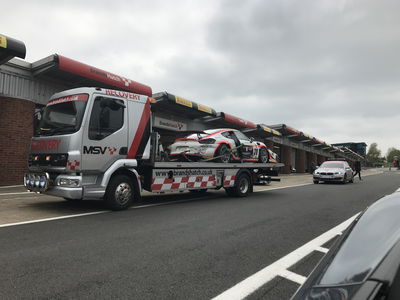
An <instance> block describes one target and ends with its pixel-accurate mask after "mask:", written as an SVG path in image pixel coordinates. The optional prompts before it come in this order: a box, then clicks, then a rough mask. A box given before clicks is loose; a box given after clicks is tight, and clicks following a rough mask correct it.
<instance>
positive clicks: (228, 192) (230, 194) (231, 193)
mask: <svg viewBox="0 0 400 300" xmlns="http://www.w3.org/2000/svg"><path fill="white" fill-rule="evenodd" d="M225 192H226V194H227V195H228V196H230V197H234V196H235V191H234V188H232V187H227V188H225Z"/></svg>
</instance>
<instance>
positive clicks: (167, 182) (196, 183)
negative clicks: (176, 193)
mask: <svg viewBox="0 0 400 300" xmlns="http://www.w3.org/2000/svg"><path fill="white" fill-rule="evenodd" d="M216 186H217V181H216V180H215V176H214V175H210V176H187V177H175V178H173V179H172V178H153V182H152V185H151V190H152V191H171V190H183V189H196V188H211V187H216Z"/></svg>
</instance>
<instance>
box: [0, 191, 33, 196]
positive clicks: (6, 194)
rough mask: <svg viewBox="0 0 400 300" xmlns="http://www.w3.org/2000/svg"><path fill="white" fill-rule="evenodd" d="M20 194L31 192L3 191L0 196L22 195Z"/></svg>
mask: <svg viewBox="0 0 400 300" xmlns="http://www.w3.org/2000/svg"><path fill="white" fill-rule="evenodd" d="M22 194H33V192H19V193H3V194H0V196H9V195H22Z"/></svg>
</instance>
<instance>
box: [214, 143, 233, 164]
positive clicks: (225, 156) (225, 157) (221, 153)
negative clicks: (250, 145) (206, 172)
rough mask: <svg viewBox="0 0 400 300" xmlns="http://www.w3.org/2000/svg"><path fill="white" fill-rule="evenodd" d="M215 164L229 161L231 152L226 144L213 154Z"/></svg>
mask: <svg viewBox="0 0 400 300" xmlns="http://www.w3.org/2000/svg"><path fill="white" fill-rule="evenodd" d="M215 156H216V157H217V158H216V159H215V161H216V162H221V163H228V162H229V161H230V160H231V151H230V149H229V147H228V146H227V145H226V144H221V145H220V146H219V147H218V149H217V151H216V152H215Z"/></svg>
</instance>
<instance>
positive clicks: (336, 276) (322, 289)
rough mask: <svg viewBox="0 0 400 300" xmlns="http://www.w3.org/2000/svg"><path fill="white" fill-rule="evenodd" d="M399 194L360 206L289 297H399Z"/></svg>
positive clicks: (387, 299) (355, 299) (341, 299)
mask: <svg viewBox="0 0 400 300" xmlns="http://www.w3.org/2000/svg"><path fill="white" fill-rule="evenodd" d="M399 214H400V192H397V193H394V194H392V195H390V196H386V197H384V198H382V199H381V200H379V201H377V202H376V203H374V204H373V205H371V207H369V208H368V209H367V210H365V211H364V212H363V213H362V214H361V215H360V216H358V217H357V218H356V220H355V221H354V222H353V223H352V224H351V225H350V226H349V228H348V229H347V230H346V231H345V232H344V233H343V234H342V236H341V238H340V239H339V240H338V241H337V242H336V243H335V244H334V245H333V246H332V248H331V249H330V250H329V252H328V253H327V254H326V256H325V257H324V258H323V259H322V260H321V262H320V263H319V264H318V266H317V267H316V268H315V269H314V271H313V272H312V273H311V274H310V276H309V277H308V278H307V280H306V282H305V283H304V284H303V285H302V286H301V287H300V288H299V290H298V291H297V292H296V294H295V295H294V296H293V297H292V300H299V299H306V300H317V299H318V300H350V299H351V300H361V299H362V300H373V299H374V300H375V299H379V300H383V299H385V300H398V299H400V271H399V266H400V218H399Z"/></svg>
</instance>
